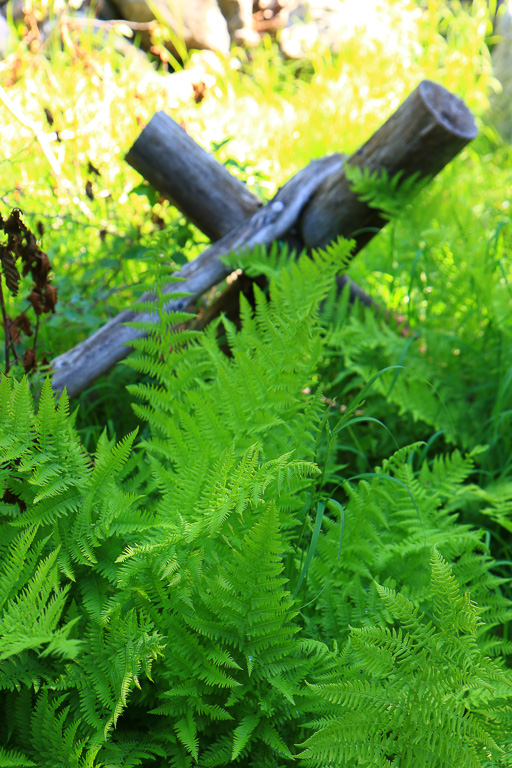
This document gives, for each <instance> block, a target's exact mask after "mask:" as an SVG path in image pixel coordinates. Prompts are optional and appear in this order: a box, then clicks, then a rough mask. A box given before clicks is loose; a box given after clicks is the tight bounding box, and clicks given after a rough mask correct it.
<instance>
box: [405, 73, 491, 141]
mask: <svg viewBox="0 0 512 768" xmlns="http://www.w3.org/2000/svg"><path fill="white" fill-rule="evenodd" d="M418 90H419V93H420V96H421V99H422V101H423V103H424V105H425V107H426V108H427V109H428V110H429V112H430V113H431V114H432V115H433V117H434V118H435V120H436V121H437V122H438V123H439V124H440V125H442V126H443V128H445V129H446V130H447V131H449V132H450V133H452V134H453V135H454V136H458V137H460V138H461V139H465V140H466V141H472V140H473V139H474V138H475V136H476V135H477V133H478V130H477V127H476V124H475V118H474V117H473V115H472V113H471V112H470V110H469V109H468V108H467V107H466V105H465V104H464V102H463V101H462V99H459V97H458V96H455V94H453V93H450V91H447V90H446V88H443V86H442V85H439V83H434V82H432V81H431V80H423V82H421V83H420V85H419V87H418Z"/></svg>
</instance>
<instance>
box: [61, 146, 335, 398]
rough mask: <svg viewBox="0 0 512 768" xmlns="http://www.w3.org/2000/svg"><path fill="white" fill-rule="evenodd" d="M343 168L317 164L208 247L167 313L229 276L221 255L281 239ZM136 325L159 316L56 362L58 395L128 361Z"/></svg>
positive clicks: (101, 334)
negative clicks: (321, 187) (332, 175)
mask: <svg viewBox="0 0 512 768" xmlns="http://www.w3.org/2000/svg"><path fill="white" fill-rule="evenodd" d="M342 163H343V160H342V158H341V157H340V156H337V155H333V156H331V157H325V158H323V159H321V160H314V161H313V162H312V163H310V164H309V165H308V166H307V167H306V168H304V169H303V170H302V171H299V173H297V174H296V175H295V176H294V177H293V178H292V179H290V181H288V182H287V183H286V184H285V185H284V187H281V189H280V190H279V192H278V193H277V195H276V196H275V197H274V198H273V200H271V201H270V202H269V203H268V204H267V205H266V206H264V207H263V208H260V209H259V210H257V211H256V213H255V214H254V215H253V216H251V218H250V219H248V220H247V219H246V221H245V223H242V224H241V225H239V226H238V227H236V228H235V229H234V230H233V231H232V232H229V233H228V234H227V235H225V236H224V237H223V238H221V239H220V240H218V241H217V242H216V243H215V244H214V245H212V246H210V248H207V249H206V250H205V251H204V252H203V253H202V254H201V255H200V256H198V258H197V259H194V261H190V262H189V263H188V264H185V266H184V267H183V268H182V269H181V270H180V271H179V273H178V276H179V277H180V278H182V282H179V283H173V284H171V285H170V286H168V288H167V291H166V293H167V294H168V295H169V302H168V303H167V304H166V310H167V311H168V312H170V311H176V312H180V311H183V310H185V309H186V308H187V306H189V304H190V303H191V302H192V301H194V299H195V298H197V297H199V296H201V295H202V294H203V293H204V292H205V291H207V290H208V289H209V288H211V287H212V286H214V285H217V283H220V282H221V280H223V279H224V278H225V277H226V276H227V275H228V274H229V270H228V269H227V268H226V266H225V265H224V264H223V263H222V261H221V260H220V256H224V255H226V254H228V253H230V252H231V251H234V250H237V249H240V248H252V247H254V246H255V245H257V244H265V245H270V243H272V242H273V241H274V240H279V239H280V238H282V237H283V235H284V234H285V233H286V232H287V231H288V230H289V229H290V227H291V226H292V225H293V223H294V222H295V221H296V220H297V218H298V215H299V213H300V211H301V209H302V208H303V206H304V204H305V203H306V201H307V200H309V199H310V198H311V196H312V194H313V193H314V192H315V190H316V189H317V188H318V186H319V185H320V184H321V183H322V182H323V181H324V180H325V179H326V178H327V176H328V175H329V174H330V173H332V172H333V171H335V170H336V169H337V168H339V167H340V165H341V164H342ZM184 291H186V292H188V293H190V294H191V296H190V297H188V298H180V299H175V300H172V294H173V293H175V292H180V293H181V292H184ZM150 298H151V294H149V293H146V294H144V296H143V297H142V299H141V300H144V301H148V299H150ZM134 321H142V322H151V321H156V314H153V315H152V314H149V313H142V312H136V311H134V310H125V311H124V312H120V313H119V314H118V315H117V316H116V317H114V318H112V320H110V321H109V322H108V323H106V325H104V326H103V327H102V328H100V329H99V330H97V331H96V333H94V334H93V335H92V336H90V337H89V338H88V339H85V341H82V342H80V344H77V345H76V346H75V347H73V349H70V350H69V351H68V352H64V354H62V355H59V357H56V358H55V359H54V360H52V362H51V368H52V370H53V378H52V385H53V388H54V390H55V391H61V390H62V389H63V388H64V387H66V389H67V392H68V394H69V396H70V397H73V396H75V395H77V394H79V393H80V392H81V391H82V390H83V389H85V388H86V387H87V386H88V385H89V384H90V383H92V382H93V381H94V380H95V379H96V378H97V377H98V376H101V374H102V373H106V371H108V370H109V369H110V368H111V367H112V366H113V365H114V364H115V363H117V362H119V360H122V359H124V358H125V357H126V356H127V355H128V354H129V352H130V351H131V349H130V347H129V346H128V345H130V344H131V343H132V342H133V341H134V339H136V338H140V337H141V336H142V335H143V334H142V332H141V331H140V330H138V329H136V328H133V327H132V326H127V325H126V323H130V322H134Z"/></svg>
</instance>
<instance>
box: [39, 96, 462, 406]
mask: <svg viewBox="0 0 512 768" xmlns="http://www.w3.org/2000/svg"><path fill="white" fill-rule="evenodd" d="M475 136H476V127H475V123H474V119H473V116H472V115H471V112H470V111H469V110H468V109H467V108H466V106H465V105H464V103H463V102H462V101H461V100H460V99H458V98H457V97H456V96H454V95H453V94H451V93H449V92H448V91H446V90H445V89H444V88H442V87H441V86H439V85H437V84H435V83H431V82H429V81H424V82H423V83H421V84H420V85H419V86H418V88H417V89H416V90H415V91H414V92H413V93H412V94H411V95H410V96H409V97H408V98H407V99H406V100H405V101H404V103H403V104H402V105H401V106H400V107H399V108H398V110H397V111H396V112H395V114H393V115H392V116H391V117H390V118H389V120H388V121H387V122H386V123H385V124H384V125H383V126H382V127H381V128H380V129H379V130H378V131H377V132H376V133H375V134H374V135H373V136H372V137H371V138H370V139H369V140H368V141H367V142H366V144H364V145H363V146H362V147H361V149H359V150H358V151H357V152H356V153H355V154H354V155H352V157H350V158H349V159H348V160H347V161H344V158H343V156H342V155H332V156H330V157H326V158H323V159H321V160H315V161H313V162H312V163H310V165H308V166H307V167H306V168H304V169H303V170H302V171H300V172H299V173H298V174H296V175H295V176H294V177H293V178H292V179H291V180H290V181H288V182H287V183H286V184H285V185H284V186H283V187H282V188H281V189H280V190H279V191H278V193H277V195H276V196H275V197H274V199H273V200H272V201H270V202H269V203H268V204H267V205H265V206H263V207H260V206H261V203H260V201H259V200H258V199H257V198H256V197H255V196H254V195H253V194H252V193H251V192H250V191H249V190H247V188H246V187H245V186H244V184H243V183H242V182H240V181H238V180H236V179H234V178H233V177H232V176H231V175H230V174H229V173H228V172H227V171H226V169H225V168H224V167H223V166H222V165H220V164H219V163H217V161H216V160H214V159H213V158H212V157H211V156H210V155H208V153H206V152H205V151H204V150H203V149H202V148H201V147H199V146H198V145H197V144H196V143H195V142H194V141H193V139H191V138H190V137H189V136H188V135H187V134H186V133H185V131H184V130H183V129H182V128H180V126H178V125H177V124H176V123H175V122H174V121H173V120H172V119H171V118H170V117H168V116H167V115H165V114H164V113H162V112H160V113H158V114H156V115H155V116H154V117H153V118H152V120H151V121H150V123H149V124H148V126H147V127H146V128H145V129H144V130H143V132H142V134H141V135H140V136H139V138H138V139H137V141H136V142H135V144H134V145H133V147H132V148H131V149H130V151H129V153H128V155H127V160H128V162H130V164H131V165H133V167H134V168H136V169H137V170H138V171H139V172H140V173H141V174H142V175H143V176H144V177H145V178H146V179H147V180H148V181H149V182H150V183H151V184H152V185H153V186H154V187H155V188H156V189H158V191H160V192H161V193H162V194H163V195H165V196H167V197H168V198H169V200H171V201H172V202H173V203H174V205H176V207H177V208H179V209H180V210H181V211H182V212H183V213H184V214H185V216H187V217H188V218H190V219H191V220H192V221H194V222H195V223H196V224H197V225H198V226H199V227H200V229H201V230H202V231H203V232H205V233H207V234H208V236H209V237H210V238H211V239H212V240H218V242H217V243H215V244H214V245H212V246H210V247H209V248H207V249H206V250H205V251H204V252H203V253H202V254H201V255H200V256H199V257H198V258H197V259H195V260H194V261H193V262H190V263H189V264H187V265H185V266H184V267H183V269H182V270H181V271H180V273H179V275H180V276H181V277H182V278H183V279H184V282H181V283H179V284H178V285H177V286H176V285H171V286H170V287H169V289H168V293H169V304H168V307H167V309H168V310H171V309H173V310H182V309H184V308H185V307H186V306H188V304H189V303H190V302H191V301H192V300H193V297H198V296H200V295H201V294H202V293H204V292H205V291H207V290H208V289H209V288H211V287H212V286H213V285H215V284H217V283H219V282H220V281H221V280H223V279H224V278H225V277H226V275H227V269H226V267H225V266H224V264H223V263H222V262H221V260H220V257H221V256H222V255H224V254H227V253H229V252H231V251H233V250H237V249H245V248H250V247H251V246H254V245H255V244H257V243H260V244H266V245H269V244H270V243H272V241H274V240H278V239H283V238H285V237H286V236H287V233H289V232H290V230H291V229H294V230H296V231H298V232H299V235H300V243H299V244H300V246H301V247H304V248H306V249H311V248H317V247H321V246H324V245H326V244H327V243H329V242H331V241H332V240H333V239H335V238H337V237H338V236H339V235H342V236H344V237H348V238H354V239H355V252H357V251H358V250H359V249H360V248H362V247H363V246H364V245H365V244H366V243H367V242H368V240H370V239H371V237H373V236H374V234H375V231H376V230H377V229H378V228H380V227H382V226H383V225H384V224H385V221H384V220H383V219H382V217H381V216H379V213H378V211H376V210H375V209H373V208H369V207H368V206H367V205H366V204H365V203H363V202H361V201H360V200H359V199H358V198H357V197H356V195H355V194H354V193H353V192H352V191H351V188H350V183H349V182H348V180H347V178H346V176H345V172H344V162H347V163H350V164H353V165H355V164H357V165H360V166H361V167H365V168H369V169H370V170H372V171H374V170H376V171H378V170H380V169H386V171H387V172H388V174H389V175H390V176H393V175H395V174H396V173H398V172H399V171H402V172H403V178H407V176H410V175H411V174H412V173H415V172H419V173H420V175H422V176H425V177H432V176H434V175H435V174H436V173H438V172H439V171H440V170H441V169H442V168H443V167H444V165H446V163H448V162H449V161H450V160H451V159H452V158H453V157H455V155H457V153H458V152H460V150H461V149H462V148H463V147H464V146H465V145H466V144H467V143H468V142H469V141H471V139H473V138H474V137H475ZM368 227H370V228H371V231H368ZM176 290H179V291H190V292H191V293H192V299H190V298H189V299H178V300H174V301H173V300H172V298H171V297H172V293H173V292H175V291H176ZM144 299H145V300H147V299H148V296H145V297H144ZM133 320H144V321H151V320H153V321H154V320H155V318H154V317H153V316H151V315H149V314H142V313H139V312H134V311H132V310H126V311H124V312H121V313H120V314H119V315H117V317H115V318H113V319H112V320H110V321H109V322H108V323H107V324H106V325H104V326H103V327H102V328H100V329H99V330H98V331H96V333H95V334H93V335H92V336H91V337H90V338H89V339H86V340H85V341H83V342H81V343H80V344H78V345H77V346H76V347H74V348H73V349H71V350H69V351H68V352H66V353H64V354H62V355H60V356H59V357H57V358H55V359H54V360H53V361H52V363H51V366H52V369H53V387H54V389H55V390H56V391H60V390H62V389H63V388H64V387H66V388H67V391H68V394H69V395H70V396H71V397H72V396H74V395H77V394H79V393H80V392H81V391H82V390H83V389H85V388H86V387H87V386H89V385H90V384H91V383H92V382H93V381H94V380H95V379H96V378H97V377H98V376H100V375H101V374H103V373H105V372H107V371H108V370H109V369H110V368H111V367H112V366H113V365H114V364H115V363H116V362H118V361H119V360H121V359H123V358H124V357H126V356H127V355H128V354H129V352H130V351H131V347H130V344H131V343H132V342H133V341H134V339H136V338H139V337H140V336H142V335H143V334H142V332H141V331H138V330H136V329H134V328H132V327H128V326H126V325H125V323H127V322H130V321H133Z"/></svg>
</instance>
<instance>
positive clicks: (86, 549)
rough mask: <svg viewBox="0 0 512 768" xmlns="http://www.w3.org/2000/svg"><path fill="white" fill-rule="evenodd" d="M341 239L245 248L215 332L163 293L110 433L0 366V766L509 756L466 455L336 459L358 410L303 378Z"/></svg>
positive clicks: (324, 357)
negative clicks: (248, 296) (124, 422)
mask: <svg viewBox="0 0 512 768" xmlns="http://www.w3.org/2000/svg"><path fill="white" fill-rule="evenodd" d="M347 255H348V245H347V244H346V243H343V242H340V243H338V244H337V245H336V246H335V247H332V248H331V249H329V250H327V251H325V252H322V253H318V254H316V255H315V257H314V258H313V259H308V258H306V257H302V258H300V259H299V260H298V262H296V263H288V261H287V260H286V259H285V256H283V254H282V253H279V252H278V251H277V250H274V251H273V252H272V253H271V254H269V255H268V256H265V254H262V253H260V254H257V255H256V256H254V255H253V257H252V262H253V266H252V268H253V269H255V270H257V271H259V272H262V271H263V272H265V273H266V274H267V276H268V277H269V278H270V289H269V291H270V298H266V296H265V295H264V294H263V293H262V292H261V291H258V290H257V289H256V306H255V308H252V307H250V306H249V304H248V303H246V302H245V303H243V304H242V308H241V317H242V328H241V330H240V331H239V332H236V331H235V328H234V327H233V326H232V325H231V324H230V323H229V322H227V321H225V320H224V321H221V323H220V324H218V325H217V326H216V327H215V328H211V329H209V330H208V331H207V332H206V333H204V334H177V333H176V332H175V331H174V330H172V328H173V324H174V323H175V321H176V318H173V317H170V316H168V315H166V314H164V313H163V312H162V313H161V319H160V322H159V324H158V326H157V328H156V331H154V332H153V333H152V334H151V335H150V337H149V338H148V339H146V340H145V341H141V342H140V343H139V344H138V350H137V352H136V354H135V356H134V357H133V358H132V359H131V361H130V365H132V366H133V367H134V368H135V369H136V370H138V371H141V372H143V373H146V374H148V373H149V374H151V375H152V376H153V377H154V383H153V384H140V385H137V386H134V387H132V393H133V395H134V396H135V397H136V398H137V399H138V400H139V403H138V404H137V405H136V406H135V408H136V409H137V411H138V413H139V415H141V416H143V417H144V418H145V419H146V421H147V423H148V426H149V432H148V436H147V437H146V439H145V440H143V441H140V442H139V444H138V445H137V447H136V448H135V449H134V448H133V447H132V443H133V441H134V438H135V436H134V435H131V436H129V437H128V438H126V439H125V440H123V441H122V442H121V443H119V444H117V445H115V444H111V443H110V442H109V441H108V440H107V439H106V437H105V436H103V437H102V439H101V440H100V441H99V444H98V447H97V450H96V453H95V454H94V455H93V456H89V455H87V454H86V452H85V451H84V450H83V448H82V447H81V445H80V443H79V441H78V439H77V437H76V434H75V432H74V430H73V418H72V417H71V416H70V415H69V413H68V404H67V401H66V398H65V396H62V397H61V398H60V401H59V403H58V405H57V406H56V405H55V402H54V399H53V396H52V393H51V389H50V386H49V385H46V386H45V388H44V391H43V394H42V397H41V399H40V403H39V407H38V410H37V413H35V412H34V408H33V405H32V401H31V396H30V393H29V390H28V387H27V384H26V383H25V382H21V383H16V382H14V381H9V380H7V379H4V380H3V381H2V383H1V387H0V419H1V436H0V455H1V462H2V463H1V474H0V481H1V483H2V490H1V493H2V501H1V507H0V515H1V521H0V547H1V550H2V552H1V562H0V611H1V613H0V701H1V708H2V716H1V718H0V767H1V766H5V767H6V768H7V766H12V767H13V768H14V766H19V768H22V767H25V766H27V767H28V766H41V768H46V767H48V768H58V767H59V766H62V768H73V766H76V767H77V768H100V766H103V767H105V768H107V767H108V768H121V767H122V768H126V767H127V766H138V765H146V764H147V765H149V764H152V765H157V766H161V768H168V766H175V767H176V768H178V767H182V768H189V766H190V767H191V766H193V765H198V766H204V768H207V767H209V766H212V767H213V766H225V765H228V764H230V763H233V764H239V765H243V766H254V767H256V766H258V768H261V767H263V768H265V767H266V766H268V768H282V767H284V766H287V765H292V764H298V765H303V766H354V768H355V766H377V765H378V766H401V768H404V766H420V765H421V766H432V767H434V766H435V767H437V766H454V765H457V766H458V765H460V766H466V765H467V766H507V765H511V764H512V736H511V735H510V733H511V732H510V727H509V724H510V721H511V718H512V710H511V705H512V677H511V675H510V674H509V672H508V671H507V669H506V666H505V664H504V656H505V655H506V654H508V653H510V651H511V648H510V644H509V643H508V641H507V639H506V636H504V633H503V632H502V628H503V627H504V626H505V624H506V622H507V621H509V619H510V616H511V603H510V600H509V599H508V592H507V591H506V584H505V583H504V580H503V579H501V578H500V577H499V572H498V571H497V566H496V564H495V562H494V560H493V559H492V557H491V554H490V551H489V545H488V542H487V541H486V539H485V536H484V534H483V533H482V531H480V530H478V529H477V528H475V527H472V526H470V525H468V524H462V523H461V522H460V521H459V515H460V513H461V511H463V510H465V509H466V508H467V507H468V505H473V507H476V506H478V505H480V506H481V507H484V506H485V504H487V503H488V501H487V500H486V499H485V498H484V497H485V494H484V493H483V492H482V490H481V489H480V488H478V487H477V486H475V485H470V484H468V482H467V481H468V478H469V476H470V474H471V472H472V469H473V459H472V457H471V456H465V457H464V456H462V455H461V454H460V453H459V452H457V451H454V452H453V453H452V454H451V455H447V456H445V457H444V458H439V459H438V460H436V461H434V462H433V463H429V462H428V461H427V460H426V457H425V456H424V455H423V456H422V455H421V451H422V447H421V446H420V445H419V444H415V445H413V446H410V447H409V448H403V449H400V450H398V451H396V452H395V453H394V454H393V455H392V456H391V458H389V459H387V460H386V461H384V462H383V463H382V465H381V466H380V467H379V468H377V469H376V470H375V471H374V472H372V473H365V475H364V477H359V478H350V477H348V476H347V473H346V472H345V469H344V463H345V462H344V458H343V457H344V451H345V446H344V442H343V440H344V437H343V436H344V435H345V429H346V430H350V429H352V428H353V427H355V425H356V424H358V423H362V420H363V419H368V416H365V415H364V414H363V415H361V414H358V413H356V407H357V406H358V405H359V401H360V400H361V397H364V396H366V395H367V393H366V390H365V391H363V392H362V393H359V398H358V399H357V400H356V401H354V402H352V403H348V404H347V407H346V409H344V410H343V411H342V412H341V413H340V410H339V407H338V406H337V405H336V403H335V402H334V401H333V400H332V399H331V398H330V397H329V398H327V397H326V396H325V392H326V391H327V387H328V388H329V390H332V389H335V387H336V382H335V378H336V376H337V375H338V374H337V372H336V370H335V369H334V368H333V361H335V360H336V359H337V356H338V357H339V354H340V350H339V347H338V349H337V345H339V343H340V340H341V339H342V338H343V333H344V329H345V325H344V324H343V320H344V317H345V312H344V311H343V307H344V306H346V296H344V297H342V298H341V299H340V307H341V308H342V309H340V310H338V311H337V312H335V311H334V305H335V301H334V298H333V295H332V293H331V285H332V282H333V279H334V276H335V274H336V273H337V272H338V271H339V269H340V266H342V265H343V263H344V261H345V259H346V257H347ZM244 266H245V267H246V268H249V257H247V258H246V259H245V263H244ZM163 303H164V298H163V296H160V308H162V307H163ZM336 318H337V319H336ZM221 330H222V333H223V334H224V337H225V338H224V340H223V341H225V342H226V343H227V346H228V348H229V355H228V354H226V353H225V352H224V351H222V347H221V346H220V343H219V341H218V339H217V335H218V333H219V332H220V331H221ZM381 332H382V333H385V331H382V330H381ZM336 349H337V352H336ZM377 382H378V380H376V383H377ZM371 423H372V424H373V425H374V426H377V427H379V428H380V425H377V424H376V422H375V420H374V421H372V422H371ZM414 457H416V458H415V459H414V460H413V458H414ZM448 562H450V563H452V565H451V566H450V565H449V564H448ZM475 603H478V605H479V606H480V607H479V608H477V606H476V604H475Z"/></svg>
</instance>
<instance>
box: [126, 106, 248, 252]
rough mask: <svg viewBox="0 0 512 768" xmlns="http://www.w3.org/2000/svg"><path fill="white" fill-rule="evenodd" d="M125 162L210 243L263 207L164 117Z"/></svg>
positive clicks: (149, 127) (156, 117)
mask: <svg viewBox="0 0 512 768" xmlns="http://www.w3.org/2000/svg"><path fill="white" fill-rule="evenodd" d="M126 160H127V161H128V162H129V163H130V165H131V166H133V168H135V170H136V171H138V172H139V173H140V174H141V176H144V178H145V179H147V181H149V183H150V184H151V186H152V187H154V188H155V189H157V190H158V191H159V192H161V193H162V195H164V197H166V198H167V199H168V200H170V202H171V203H173V205H175V206H176V208H179V210H180V211H181V212H182V213H184V214H185V216H186V217H187V219H189V220H190V221H192V222H193V223H194V224H195V225H196V226H197V227H199V229H200V230H201V231H202V232H204V233H205V235H207V236H208V237H209V238H210V240H219V238H221V237H223V236H224V235H227V234H228V232H231V230H232V229H235V227H237V226H239V225H240V224H243V223H244V222H245V221H246V220H247V219H248V218H249V217H250V216H252V215H253V213H256V211H257V210H258V208H259V207H260V206H261V201H260V200H258V198H257V197H256V195H253V194H252V192H251V191H250V190H249V189H248V188H247V187H246V186H245V184H244V183H243V182H241V181H239V180H238V179H235V177H234V176H232V175H231V174H230V173H229V171H228V170H227V168H225V167H224V166H223V165H221V164H220V163H218V162H217V160H215V158H214V157H213V156H212V155H210V154H209V153H208V152H206V151H205V150H204V149H203V148H202V147H200V146H199V144H196V142H195V141H194V139H192V138H191V137H190V136H189V135H188V133H187V132H186V131H185V130H184V129H183V128H182V127H181V125H178V123H176V122H174V120H173V119H172V118H170V117H169V116H168V115H166V114H165V112H157V113H156V115H154V116H153V117H152V119H151V121H150V122H149V123H148V125H147V126H146V127H145V128H144V130H143V131H142V133H141V135H140V136H139V138H138V139H137V140H136V142H135V143H134V145H133V146H132V148H131V149H130V151H129V152H128V154H127V155H126Z"/></svg>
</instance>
